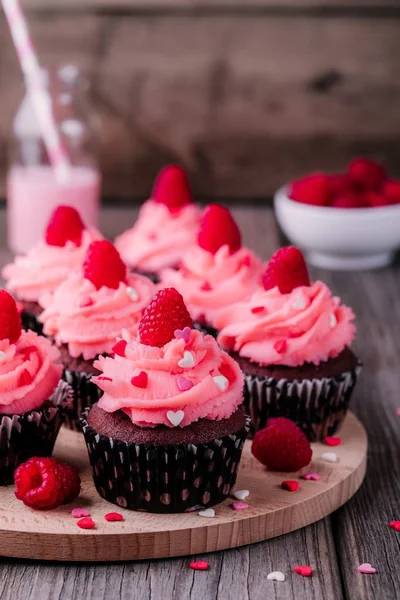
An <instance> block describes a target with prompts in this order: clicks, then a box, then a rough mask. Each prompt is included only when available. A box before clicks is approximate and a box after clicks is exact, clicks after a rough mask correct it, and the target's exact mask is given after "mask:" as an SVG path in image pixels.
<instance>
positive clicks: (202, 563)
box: [189, 560, 210, 571]
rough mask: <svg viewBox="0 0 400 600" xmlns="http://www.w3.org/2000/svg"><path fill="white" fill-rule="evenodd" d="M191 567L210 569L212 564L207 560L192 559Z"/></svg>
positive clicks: (197, 569) (196, 569)
mask: <svg viewBox="0 0 400 600" xmlns="http://www.w3.org/2000/svg"><path fill="white" fill-rule="evenodd" d="M189 566H190V568H191V569H194V570H195V571H208V569H209V568H210V565H209V564H208V562H207V561H206V560H198V561H192V562H191V563H190V564H189Z"/></svg>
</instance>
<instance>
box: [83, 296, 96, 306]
mask: <svg viewBox="0 0 400 600" xmlns="http://www.w3.org/2000/svg"><path fill="white" fill-rule="evenodd" d="M93 304H94V301H93V300H92V298H90V297H89V296H87V297H86V298H83V300H81V301H80V303H79V308H86V307H87V306H92V305H93Z"/></svg>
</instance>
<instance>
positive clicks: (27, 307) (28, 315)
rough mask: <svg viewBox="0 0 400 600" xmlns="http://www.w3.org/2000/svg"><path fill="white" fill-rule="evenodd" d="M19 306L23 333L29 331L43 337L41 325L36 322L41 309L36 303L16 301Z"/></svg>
mask: <svg viewBox="0 0 400 600" xmlns="http://www.w3.org/2000/svg"><path fill="white" fill-rule="evenodd" d="M18 302H19V304H21V305H22V306H23V310H22V312H21V321H22V327H23V329H25V331H28V330H29V329H31V330H32V331H36V333H37V334H39V335H43V325H42V323H40V321H38V316H39V315H40V314H41V313H42V312H43V308H42V307H41V306H40V304H38V303H37V302H25V301H22V300H18Z"/></svg>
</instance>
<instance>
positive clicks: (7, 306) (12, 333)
mask: <svg viewBox="0 0 400 600" xmlns="http://www.w3.org/2000/svg"><path fill="white" fill-rule="evenodd" d="M21 330H22V324H21V315H20V313H19V310H18V308H17V304H16V302H15V300H14V298H13V297H12V296H10V294H9V293H8V292H6V290H0V340H8V341H9V342H11V344H13V343H15V342H16V341H17V340H18V339H19V337H20V335H21Z"/></svg>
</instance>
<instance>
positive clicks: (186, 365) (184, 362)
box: [178, 350, 194, 369]
mask: <svg viewBox="0 0 400 600" xmlns="http://www.w3.org/2000/svg"><path fill="white" fill-rule="evenodd" d="M178 366H179V367H182V368H183V369H191V368H192V367H194V358H193V354H192V353H191V352H189V350H185V352H184V353H183V358H181V360H179V361H178Z"/></svg>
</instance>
